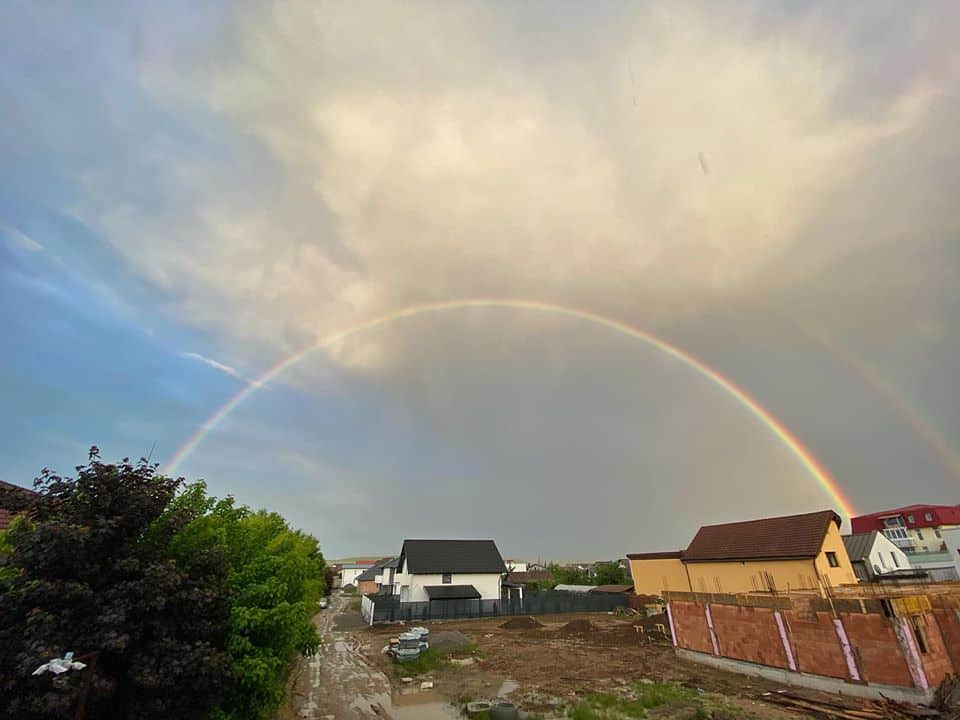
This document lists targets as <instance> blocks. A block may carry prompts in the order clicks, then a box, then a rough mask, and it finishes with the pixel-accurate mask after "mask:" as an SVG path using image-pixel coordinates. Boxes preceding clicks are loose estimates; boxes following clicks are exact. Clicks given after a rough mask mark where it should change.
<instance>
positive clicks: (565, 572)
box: [547, 563, 591, 585]
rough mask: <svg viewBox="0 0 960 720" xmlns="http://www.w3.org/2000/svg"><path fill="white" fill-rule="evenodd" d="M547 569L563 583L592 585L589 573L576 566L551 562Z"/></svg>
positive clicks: (555, 578) (554, 577)
mask: <svg viewBox="0 0 960 720" xmlns="http://www.w3.org/2000/svg"><path fill="white" fill-rule="evenodd" d="M547 569H549V570H550V574H551V575H553V579H554V580H556V581H557V582H558V583H560V584H562V585H590V584H591V583H590V578H589V577H587V574H586V573H585V572H583V571H582V570H578V569H577V568H576V567H569V566H564V565H559V564H557V563H550V564H549V565H548V566H547Z"/></svg>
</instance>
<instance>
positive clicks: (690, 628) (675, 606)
mask: <svg viewBox="0 0 960 720" xmlns="http://www.w3.org/2000/svg"><path fill="white" fill-rule="evenodd" d="M670 611H671V612H672V613H673V624H674V629H675V630H676V633H677V645H679V646H680V647H682V648H686V649H688V650H696V651H697V652H703V653H710V654H711V655H712V654H713V643H711V642H710V630H709V628H708V627H707V616H706V614H705V612H704V606H703V605H701V604H699V603H693V602H681V601H674V602H671V603H670Z"/></svg>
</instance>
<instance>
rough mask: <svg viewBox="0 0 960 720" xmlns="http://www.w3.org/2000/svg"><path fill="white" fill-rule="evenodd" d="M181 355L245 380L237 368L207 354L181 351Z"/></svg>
mask: <svg viewBox="0 0 960 720" xmlns="http://www.w3.org/2000/svg"><path fill="white" fill-rule="evenodd" d="M179 355H180V357H182V358H188V359H190V360H196V361H197V362H201V363H203V364H204V365H206V366H207V367H212V368H213V369H214V370H219V371H220V372H222V373H224V374H226V375H229V376H230V377H234V378H237V379H238V380H245V378H244V377H243V375H241V374H240V373H239V372H237V369H236V368H235V367H233V366H231V365H225V364H224V363H222V362H218V361H216V360H214V359H213V358H208V357H207V356H206V355H201V354H200V353H194V352H181V353H179Z"/></svg>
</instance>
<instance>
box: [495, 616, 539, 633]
mask: <svg viewBox="0 0 960 720" xmlns="http://www.w3.org/2000/svg"><path fill="white" fill-rule="evenodd" d="M500 627H502V628H504V629H505V630H532V629H534V628H542V627H543V625H541V624H540V623H539V622H537V621H536V620H535V619H534V618H532V617H515V618H510V619H509V620H507V621H506V622H505V623H502V624H501V625H500Z"/></svg>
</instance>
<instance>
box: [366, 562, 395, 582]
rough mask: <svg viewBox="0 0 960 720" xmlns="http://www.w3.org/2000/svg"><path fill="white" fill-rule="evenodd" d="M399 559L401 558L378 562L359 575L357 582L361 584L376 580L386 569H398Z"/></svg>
mask: <svg viewBox="0 0 960 720" xmlns="http://www.w3.org/2000/svg"><path fill="white" fill-rule="evenodd" d="M398 559H399V558H395V557H392V558H383V560H377V562H375V563H374V564H373V565H371V566H370V567H368V568H367V569H366V570H364V571H363V572H362V573H360V574H359V575H357V582H360V581H361V580H376V579H377V575H379V574H380V571H381V570H383V569H384V568H389V567H396V566H397V560H398Z"/></svg>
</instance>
